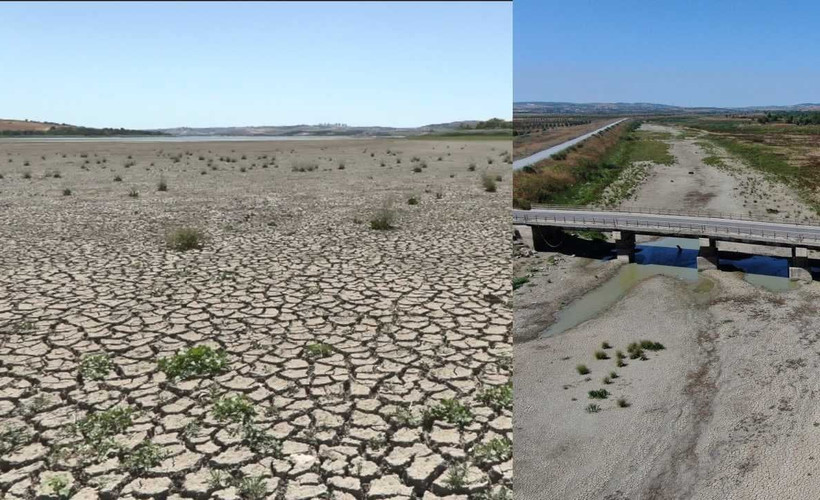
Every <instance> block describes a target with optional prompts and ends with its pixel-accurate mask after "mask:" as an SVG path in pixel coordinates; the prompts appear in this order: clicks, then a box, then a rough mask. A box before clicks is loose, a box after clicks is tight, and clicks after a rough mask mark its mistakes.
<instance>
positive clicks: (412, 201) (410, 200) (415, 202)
mask: <svg viewBox="0 0 820 500" xmlns="http://www.w3.org/2000/svg"><path fill="white" fill-rule="evenodd" d="M407 204H408V205H418V204H419V199H418V198H416V197H415V196H411V197H410V198H407Z"/></svg>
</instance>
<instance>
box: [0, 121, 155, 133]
mask: <svg viewBox="0 0 820 500" xmlns="http://www.w3.org/2000/svg"><path fill="white" fill-rule="evenodd" d="M40 135H43V136H95V137H96V136H106V137H108V136H112V137H113V136H120V135H165V134H164V133H162V132H157V131H149V130H130V129H124V128H92V127H80V126H77V125H69V124H67V123H54V122H36V121H29V120H11V119H0V136H11V137H17V136H40Z"/></svg>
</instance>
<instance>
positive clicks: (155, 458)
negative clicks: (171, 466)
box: [123, 441, 168, 475]
mask: <svg viewBox="0 0 820 500" xmlns="http://www.w3.org/2000/svg"><path fill="white" fill-rule="evenodd" d="M167 456H168V453H167V452H166V451H165V450H164V449H163V448H162V446H160V445H158V444H156V443H154V442H152V441H143V442H142V443H140V444H138V445H137V447H136V448H134V450H133V451H131V452H129V453H128V454H127V455H126V457H125V460H124V461H123V465H124V466H125V468H126V469H127V470H128V471H129V472H131V474H134V475H140V474H142V473H144V472H145V471H147V470H148V469H150V468H152V467H156V466H158V465H159V464H160V463H162V461H163V460H164V459H165V457H167Z"/></svg>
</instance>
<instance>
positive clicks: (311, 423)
mask: <svg viewBox="0 0 820 500" xmlns="http://www.w3.org/2000/svg"><path fill="white" fill-rule="evenodd" d="M509 150H510V144H509V143H508V142H490V141H472V142H450V141H411V140H387V139H378V140H358V141H351V140H334V141H292V142H243V143H215V142H213V143H211V142H202V143H158V142H148V143H145V142H134V143H109V142H90V143H79V142H67V143H60V142H48V143H32V142H4V143H0V173H2V174H3V178H2V179H0V498H8V499H11V498H35V497H36V498H82V499H92V498H225V499H228V498H276V499H280V498H284V499H308V498H338V499H348V498H350V499H352V498H395V499H400V498H430V499H432V498H439V497H446V498H454V499H455V498H465V499H466V498H511V497H512V493H511V491H510V488H511V479H512V478H511V474H512V460H511V454H510V452H509V449H510V443H511V439H512V431H511V402H510V401H511V397H510V398H509V399H510V401H507V400H506V399H504V397H503V394H504V389H505V388H508V387H509V385H508V384H509V380H510V370H511V362H510V355H511V345H510V344H511V321H512V319H511V318H512V313H511V310H510V305H509V302H510V298H511V287H510V270H509V253H510V250H509V241H510V236H511V234H510V226H509V214H508V201H509V199H510V185H509V177H508V176H509V173H508V169H509V165H507V164H505V163H504V161H503V158H504V154H505V153H507V154H508V152H509ZM243 157H244V158H243ZM414 157H418V160H415V161H414V160H413V158H414ZM103 160H105V161H103ZM491 160H492V163H491ZM304 162H307V163H309V164H313V165H316V166H317V167H318V168H317V169H316V170H313V171H307V172H298V171H295V170H294V169H293V167H294V166H298V165H303V164H304ZM340 162H343V163H344V169H340V168H339V165H340ZM420 162H425V163H426V166H425V167H424V168H422V169H421V172H418V173H416V172H414V171H413V165H419V164H420ZM26 163H28V165H26ZM470 163H475V164H476V165H477V166H478V167H477V169H476V170H475V171H469V170H468V165H469V164H470ZM382 164H383V165H384V166H381V165H382ZM126 165H128V166H127V167H126ZM55 172H56V173H57V175H56V176H55V175H54V174H55ZM483 172H487V173H492V174H493V175H496V174H499V175H504V176H507V178H504V179H503V180H502V181H501V182H499V189H498V192H496V193H487V192H485V191H484V189H483V188H482V187H481V181H480V178H479V176H480V174H481V173H483ZM26 173H29V174H30V178H26V177H27V176H26V175H25V174H26ZM116 175H119V176H120V177H121V178H122V181H115V180H114V177H115V176H116ZM160 176H162V178H164V179H165V180H166V182H167V185H168V190H167V192H158V191H157V182H158V180H159V178H160ZM64 189H70V190H71V194H70V195H63V190H64ZM131 189H134V190H135V191H136V192H137V193H138V196H137V197H133V198H132V197H129V196H128V195H127V193H128V191H129V190H131ZM411 196H415V197H416V198H417V199H418V201H419V202H418V204H417V205H409V204H408V203H407V200H408V198H409V197H411ZM391 199H392V200H393V207H394V208H393V210H394V211H395V214H396V221H395V223H394V225H395V229H393V230H389V231H376V230H373V229H371V228H370V225H369V221H370V219H371V217H372V216H373V214H374V212H375V211H377V210H378V209H379V208H381V207H383V206H384V204H385V203H386V200H391ZM181 226H193V227H197V228H200V229H201V230H203V231H204V233H205V235H206V238H207V239H206V244H205V245H204V246H203V248H202V249H199V250H191V251H187V252H176V251H172V250H169V249H167V248H166V246H165V240H164V234H165V233H166V231H168V230H170V229H173V228H175V227H181ZM202 345H207V346H210V347H212V348H214V349H222V350H224V352H225V353H226V356H227V367H226V369H224V370H223V371H222V372H221V373H218V374H216V375H205V376H194V377H191V378H187V379H184V378H183V379H172V378H169V377H168V375H167V374H166V373H165V372H163V371H161V370H160V369H159V368H158V361H159V360H160V359H162V358H170V357H172V356H174V355H176V354H178V353H181V352H185V350H186V349H189V348H192V347H195V346H202ZM317 345H318V346H322V347H323V349H319V350H316V351H312V350H311V346H314V347H315V346H317ZM90 356H97V357H98V358H103V359H104V358H107V359H108V360H109V362H110V367H109V368H108V369H104V370H103V374H102V375H101V376H100V377H99V378H98V379H95V377H90V376H89V377H86V376H81V375H80V369H81V363H83V362H84V360H87V359H89V357H90ZM493 389H494V390H495V392H494V391H493ZM236 395H244V398H246V399H244V398H243V399H241V400H242V401H247V402H250V403H251V404H250V405H249V406H250V408H251V412H253V413H254V416H253V418H252V420H253V429H255V430H256V432H257V433H259V435H263V436H264V437H265V440H264V442H265V443H266V444H267V445H268V446H265V447H259V446H254V445H253V443H252V442H251V441H249V440H248V439H246V438H245V434H243V433H241V432H235V431H236V426H232V425H231V424H230V423H229V422H224V421H220V420H219V419H218V418H216V417H215V416H214V405H215V403H216V402H218V401H219V400H220V398H229V397H234V396H236ZM499 395H502V396H499ZM496 396H499V397H496ZM448 404H449V406H448ZM123 408H127V409H129V410H128V411H133V413H131V414H129V416H128V418H126V419H125V421H122V422H119V423H116V425H115V423H112V422H110V421H104V420H103V419H102V416H106V415H107V416H111V415H112V414H113V412H115V411H117V410H118V409H123ZM442 408H444V409H445V410H446V409H447V408H449V409H450V410H451V411H449V412H448V411H438V412H437V410H441V409H442ZM454 408H455V410H454ZM98 417H99V418H98ZM95 418H97V420H94V419H95ZM90 421H95V422H97V423H100V422H108V426H107V427H106V426H103V427H104V428H102V427H101V428H99V429H102V431H104V432H103V434H104V435H103V434H94V433H92V432H91V431H88V432H86V431H87V429H88V427H83V425H87V424H88V422H90ZM78 429H81V430H79V431H78ZM82 429H86V431H83V430H82ZM102 431H101V432H102ZM243 432H244V431H243ZM106 433H107V434H106ZM109 448H110V449H109ZM152 453H153V455H152Z"/></svg>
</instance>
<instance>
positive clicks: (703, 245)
mask: <svg viewBox="0 0 820 500" xmlns="http://www.w3.org/2000/svg"><path fill="white" fill-rule="evenodd" d="M698 243H699V244H700V249H699V250H698V271H710V270H712V269H717V268H718V262H719V261H720V259H719V257H718V248H717V241H716V240H715V239H714V238H698Z"/></svg>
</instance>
